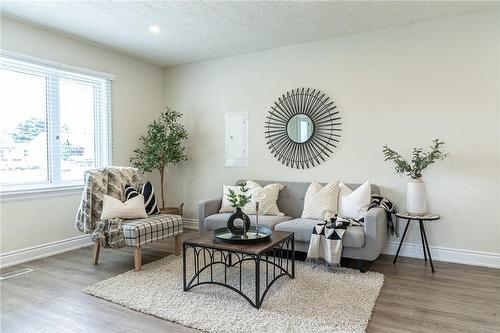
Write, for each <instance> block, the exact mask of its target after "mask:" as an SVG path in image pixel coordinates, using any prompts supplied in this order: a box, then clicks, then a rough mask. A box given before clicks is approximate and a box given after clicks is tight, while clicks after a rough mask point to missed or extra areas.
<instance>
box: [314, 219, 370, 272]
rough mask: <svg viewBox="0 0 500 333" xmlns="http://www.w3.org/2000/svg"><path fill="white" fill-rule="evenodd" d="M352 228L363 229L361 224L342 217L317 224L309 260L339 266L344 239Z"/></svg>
mask: <svg viewBox="0 0 500 333" xmlns="http://www.w3.org/2000/svg"><path fill="white" fill-rule="evenodd" d="M350 226H356V227H358V228H361V227H363V225H362V224H361V223H360V222H357V221H355V220H353V219H346V218H343V217H340V216H335V217H332V218H331V219H330V220H328V221H325V222H322V223H318V224H316V225H315V226H314V228H313V231H312V235H311V241H310V242H309V250H308V251H307V260H308V261H312V262H318V261H324V262H326V263H327V264H329V265H339V264H340V258H341V257H342V238H343V237H344V233H345V232H346V230H347V228H348V227H350Z"/></svg>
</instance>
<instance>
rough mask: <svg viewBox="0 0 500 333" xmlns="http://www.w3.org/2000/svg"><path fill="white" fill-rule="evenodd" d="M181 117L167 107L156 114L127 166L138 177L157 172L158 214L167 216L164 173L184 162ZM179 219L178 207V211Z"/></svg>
mask: <svg viewBox="0 0 500 333" xmlns="http://www.w3.org/2000/svg"><path fill="white" fill-rule="evenodd" d="M181 117H182V113H180V112H177V111H175V110H173V109H171V108H170V107H167V108H166V111H165V112H162V113H161V114H160V117H159V118H158V119H157V120H154V121H153V122H152V123H151V124H149V125H148V128H147V132H146V134H145V135H141V136H140V138H139V140H140V141H141V143H142V147H141V148H138V149H135V150H134V154H133V155H132V157H131V158H130V162H132V164H133V165H134V166H135V167H136V168H137V169H139V171H141V172H142V173H145V172H152V171H154V170H157V171H158V172H159V173H160V183H161V184H160V185H161V207H162V208H161V209H160V210H161V211H163V212H165V211H167V212H168V208H165V194H164V185H165V180H166V179H165V171H166V168H167V166H168V165H169V164H177V163H179V162H182V161H186V160H187V154H186V152H185V147H184V146H183V143H184V141H185V140H187V138H188V133H187V131H186V130H185V129H184V126H183V125H182V124H180V123H179V118H181ZM179 210H180V212H179V213H180V215H182V205H181V207H179Z"/></svg>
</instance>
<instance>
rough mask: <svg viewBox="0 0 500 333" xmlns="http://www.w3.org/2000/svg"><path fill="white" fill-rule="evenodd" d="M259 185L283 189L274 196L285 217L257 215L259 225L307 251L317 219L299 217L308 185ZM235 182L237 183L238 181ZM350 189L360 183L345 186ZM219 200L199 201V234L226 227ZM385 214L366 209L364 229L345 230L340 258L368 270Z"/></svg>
mask: <svg viewBox="0 0 500 333" xmlns="http://www.w3.org/2000/svg"><path fill="white" fill-rule="evenodd" d="M256 182H257V183H259V184H260V185H261V186H266V185H268V184H272V183H280V184H283V185H285V188H284V189H283V190H282V191H280V194H279V196H278V207H279V209H280V211H281V212H283V213H285V216H259V225H261V226H267V227H270V228H272V229H276V230H284V231H291V232H294V233H295V250H296V251H300V252H307V249H308V247H309V241H310V239H311V231H312V229H313V227H314V225H316V224H317V223H318V222H319V220H314V219H304V218H301V217H300V216H301V214H302V209H303V207H304V197H305V193H306V191H307V188H308V186H309V184H310V183H302V182H281V181H260V180H256ZM238 183H239V182H238ZM346 185H347V186H348V187H349V188H351V189H352V190H354V189H356V188H357V187H358V186H360V185H361V184H346ZM371 187H372V194H378V193H379V188H378V186H376V185H371ZM221 203H222V199H221V198H218V199H209V200H203V201H200V202H199V203H198V209H199V214H198V222H199V229H200V231H205V230H214V229H216V228H221V227H224V226H226V223H227V220H228V218H229V215H231V213H219V209H220V207H221ZM250 220H251V223H252V225H255V215H250ZM387 235H388V228H387V214H386V211H385V210H384V209H382V208H373V209H370V210H369V211H368V212H367V213H366V215H365V226H364V228H360V227H349V228H348V229H347V231H346V233H345V234H344V238H343V245H344V249H343V251H342V257H344V258H352V259H356V260H357V262H358V267H359V268H360V269H361V270H362V271H366V269H368V267H369V265H370V263H371V261H373V260H375V259H377V257H378V256H379V254H380V252H381V251H382V248H383V247H384V245H385V242H386V241H387Z"/></svg>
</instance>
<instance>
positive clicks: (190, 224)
mask: <svg viewBox="0 0 500 333" xmlns="http://www.w3.org/2000/svg"><path fill="white" fill-rule="evenodd" d="M182 226H183V228H184V229H189V230H198V220H196V219H190V218H185V217H183V218H182Z"/></svg>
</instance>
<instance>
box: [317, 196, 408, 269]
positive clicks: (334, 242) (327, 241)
mask: <svg viewBox="0 0 500 333" xmlns="http://www.w3.org/2000/svg"><path fill="white" fill-rule="evenodd" d="M377 207H380V208H383V209H384V210H385V211H386V214H387V226H388V228H389V232H390V233H391V235H394V234H395V235H396V236H399V235H398V226H397V219H396V218H394V219H393V217H392V215H394V214H396V206H394V204H393V203H392V202H391V201H389V200H388V199H386V198H384V197H381V196H379V195H375V194H374V195H372V198H371V203H370V206H369V207H368V210H370V209H373V208H377ZM364 225H365V223H364V218H362V219H360V220H359V221H357V220H354V219H348V218H344V217H342V216H338V215H335V217H332V218H331V219H330V220H327V221H325V222H321V223H318V224H316V225H315V226H314V228H313V230H312V235H311V242H310V243H309V249H308V251H307V260H308V261H312V262H323V263H327V264H328V265H332V266H336V265H339V264H340V258H341V257H342V238H343V237H344V234H345V232H346V230H347V228H349V227H361V228H363V227H364Z"/></svg>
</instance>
